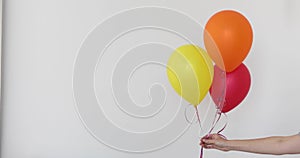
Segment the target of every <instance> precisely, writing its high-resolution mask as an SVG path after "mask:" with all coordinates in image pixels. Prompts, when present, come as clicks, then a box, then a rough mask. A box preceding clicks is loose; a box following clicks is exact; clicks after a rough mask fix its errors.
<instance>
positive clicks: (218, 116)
mask: <svg viewBox="0 0 300 158" xmlns="http://www.w3.org/2000/svg"><path fill="white" fill-rule="evenodd" d="M223 114H224V116H225V117H226V123H225V125H224V126H223V127H222V128H221V129H220V130H219V131H218V132H217V134H218V135H220V136H221V137H223V138H225V139H226V137H225V136H224V135H222V134H221V132H222V131H224V129H225V128H226V126H227V115H226V114H225V113H223ZM221 115H222V113H221V111H219V110H218V111H217V112H216V114H215V118H214V121H213V124H212V127H211V129H210V130H209V132H208V134H207V135H206V136H205V138H208V137H209V136H210V134H211V133H212V131H213V130H214V128H215V127H216V125H217V123H218V122H219V121H220V119H221ZM203 149H204V148H203V146H201V149H200V158H203V153H204V151H203Z"/></svg>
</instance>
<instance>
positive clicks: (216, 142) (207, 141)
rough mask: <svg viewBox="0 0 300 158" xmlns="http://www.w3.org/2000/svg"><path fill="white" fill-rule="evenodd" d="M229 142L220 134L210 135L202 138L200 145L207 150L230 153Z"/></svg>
mask: <svg viewBox="0 0 300 158" xmlns="http://www.w3.org/2000/svg"><path fill="white" fill-rule="evenodd" d="M227 143H228V140H226V139H225V138H223V137H222V136H220V135H219V134H210V135H207V136H205V137H203V138H201V142H200V145H201V146H203V147H204V148H205V149H217V150H222V151H229V148H228V146H227Z"/></svg>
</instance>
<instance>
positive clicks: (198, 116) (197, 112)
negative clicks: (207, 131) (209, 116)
mask: <svg viewBox="0 0 300 158" xmlns="http://www.w3.org/2000/svg"><path fill="white" fill-rule="evenodd" d="M195 109H196V115H197V120H198V123H199V127H200V130H202V126H201V121H200V115H199V111H198V108H197V106H195Z"/></svg>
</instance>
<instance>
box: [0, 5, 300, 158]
mask: <svg viewBox="0 0 300 158" xmlns="http://www.w3.org/2000/svg"><path fill="white" fill-rule="evenodd" d="M3 6H4V23H3V29H4V32H3V36H4V40H3V63H2V64H3V74H2V75H3V76H2V77H3V85H2V89H3V91H2V92H3V94H2V106H3V116H2V118H3V124H2V128H1V130H2V139H1V158H19V157H23V158H34V157H39V158H40V157H43V158H44V157H49V158H50V157H64V158H65V157H72V158H77V157H78V158H79V157H80V158H81V157H90V158H91V157H116V158H117V157H118V158H129V157H130V158H132V157H143V158H150V157H174V158H175V157H176V158H177V157H178V158H179V157H198V154H199V146H198V142H199V140H198V137H199V136H197V135H198V126H197V125H196V124H193V125H192V126H191V128H189V129H188V130H187V131H186V132H185V133H184V134H183V135H182V136H181V137H180V138H178V139H176V141H175V142H174V143H172V144H170V145H167V146H166V147H165V148H163V149H161V150H158V151H153V152H146V153H130V152H129V153H128V152H122V151H117V150H115V149H112V148H109V147H108V146H107V145H111V146H115V147H116V148H118V149H120V150H127V148H128V150H129V149H135V148H136V149H138V150H140V149H141V150H142V149H150V148H151V149H152V147H153V146H152V145H154V146H155V145H157V146H161V145H164V144H165V143H168V142H170V141H171V139H172V138H176V137H177V136H178V135H180V132H182V131H183V130H184V129H185V127H186V126H187V123H186V121H185V120H184V115H183V113H182V111H184V108H185V107H184V106H185V105H183V106H182V105H180V98H179V97H178V96H177V95H176V94H175V93H174V92H173V91H171V90H172V89H171V88H170V86H169V85H168V84H167V81H166V78H165V76H163V74H164V73H165V70H164V68H162V67H160V66H159V65H155V64H154V65H152V66H151V65H150V66H148V67H147V66H145V67H142V68H141V69H139V70H137V71H136V73H137V74H136V76H133V77H132V81H130V83H129V92H130V93H131V95H132V98H134V100H135V101H136V102H137V106H139V105H141V106H142V104H147V103H149V102H150V103H151V98H149V96H148V88H149V87H151V85H152V84H153V83H154V82H161V83H162V84H163V85H164V87H165V92H166V94H165V96H166V102H165V107H164V108H163V109H162V110H161V111H160V113H159V115H157V116H155V117H153V118H137V117H130V116H129V115H126V114H124V112H122V111H121V110H120V109H118V108H116V107H117V106H116V104H115V102H113V101H112V100H110V99H111V98H110V97H111V96H112V95H111V94H110V91H111V88H112V87H110V79H111V78H109V77H111V76H109V75H111V72H119V73H121V71H114V70H113V68H114V67H113V66H115V64H117V63H118V59H119V58H120V57H121V55H122V54H124V53H125V55H126V53H127V52H126V51H124V50H128V49H129V48H132V47H136V46H138V45H140V44H142V43H145V42H156V43H164V44H168V45H170V46H171V47H176V46H177V45H178V46H179V45H180V44H183V43H184V42H185V41H184V40H182V39H180V38H178V36H174V35H173V34H170V33H168V32H166V31H161V30H151V29H148V30H147V29H144V30H143V29H142V30H136V31H133V32H131V34H130V33H128V34H127V35H126V36H125V35H124V36H123V37H122V38H120V39H118V40H116V41H115V43H114V44H115V45H111V47H110V48H109V49H107V51H108V52H109V53H106V54H105V55H104V56H103V61H102V64H104V65H102V66H101V64H98V65H97V67H96V68H97V69H96V71H95V79H96V80H95V92H96V93H95V94H96V95H98V96H97V97H98V99H99V100H100V101H99V102H100V103H101V105H102V108H103V109H102V110H104V111H105V114H106V117H108V118H109V119H111V121H113V122H114V123H115V124H116V125H117V126H119V127H120V128H121V129H123V130H124V129H125V130H129V131H135V132H145V131H148V134H149V135H145V136H143V135H142V137H140V135H139V136H138V134H136V135H126V134H124V135H123V136H122V132H120V131H111V132H110V131H107V129H110V128H111V125H107V126H106V124H105V123H104V121H103V120H105V119H102V118H101V115H95V117H94V116H92V115H83V114H89V112H91V113H93V112H96V110H94V108H89V106H90V104H86V108H85V107H82V106H81V107H80V108H78V107H76V104H75V103H76V100H74V98H73V88H72V87H73V85H72V79H73V68H74V63H75V60H76V57H77V54H78V52H79V54H80V50H81V49H79V48H80V46H81V44H82V42H84V40H85V39H86V36H87V35H88V33H89V32H90V31H92V30H97V26H99V25H101V26H102V23H101V22H102V21H104V19H108V20H109V19H113V17H111V16H112V15H113V14H116V13H117V12H120V11H121V10H125V9H130V8H135V7H141V6H161V7H167V8H171V9H173V10H174V11H179V12H180V13H184V14H186V16H188V17H192V18H193V19H194V20H197V21H198V22H199V23H200V24H202V25H204V24H205V23H206V21H207V20H208V18H209V17H210V16H211V15H212V14H213V13H215V12H217V11H219V10H221V9H234V10H238V11H240V12H242V13H243V14H244V15H246V16H247V17H248V19H249V20H250V21H251V23H252V26H253V29H254V42H253V47H252V49H251V52H250V54H249V56H248V57H247V59H246V61H245V63H246V65H247V67H248V68H249V70H250V71H251V75H252V86H251V90H250V93H249V95H248V97H247V98H246V99H245V100H244V102H243V103H242V104H241V105H240V106H239V107H237V108H236V109H235V110H234V111H232V112H230V113H229V114H228V123H229V124H228V126H227V128H226V129H225V132H224V134H225V135H226V136H227V137H228V138H230V139H240V138H241V139H242V138H256V137H263V136H271V135H290V134H296V133H298V132H299V131H300V127H299V125H298V123H299V121H300V117H299V110H300V105H299V101H300V97H299V96H298V95H299V89H300V83H299V81H300V73H299V70H298V69H299V67H300V64H299V61H300V55H299V41H300V30H299V27H300V19H299V17H298V16H299V15H300V10H299V7H300V1H297V0H289V1H286V0H278V1H274V0H266V1H260V0H252V1H251V2H250V1H234V0H224V1H203V0H191V1H189V2H186V1H182V0H98V1H87V0H82V1H72V0H65V1H61V0H43V1H41V0H27V1H23V0H9V1H5V2H4V4H3ZM156 14H158V13H157V12H153V15H156ZM142 16H143V15H139V17H142ZM145 16H146V15H145ZM163 16H164V15H162V17H161V18H163ZM109 17H111V18H109ZM125 18H126V17H125ZM179 19H180V18H179ZM117 20H120V25H113V26H110V27H108V28H107V32H113V31H114V29H119V28H122V27H123V26H124V25H127V24H130V23H134V24H136V23H138V22H137V21H134V20H132V19H131V21H128V22H127V21H126V19H117ZM145 21H146V22H147V20H145ZM149 21H151V19H149ZM165 21H166V20H163V21H162V22H161V23H167V22H165ZM170 21H173V22H174V23H176V19H175V20H174V19H170ZM97 24H98V25H97ZM184 25H187V24H186V23H185V22H183V23H182V24H180V26H183V28H184V27H185V26H184ZM108 26H109V25H108ZM180 26H178V27H180ZM170 27H171V26H170ZM174 27H177V26H174ZM186 27H187V28H189V27H191V25H190V24H188V25H187V26H186ZM183 31H184V30H183ZM186 31H187V32H184V33H187V34H188V35H189V36H191V38H194V37H195V36H194V35H197V36H198V35H199V42H200V44H201V42H202V41H201V39H200V38H201V31H202V30H200V29H199V32H189V30H186ZM191 31H193V30H191ZM100 32H101V30H100ZM179 33H181V32H179ZM189 33H190V34H189ZM91 34H93V32H92V33H91ZM98 38H99V40H100V41H99V43H101V42H102V41H101V40H102V39H104V37H103V38H102V37H95V39H98ZM196 40H197V39H196ZM96 41H97V40H96ZM94 42H95V41H94ZM122 42H123V43H122ZM168 42H169V43H168ZM94 44H95V49H96V48H97V43H94ZM150 46H151V45H150ZM83 47H84V46H83ZM151 47H152V46H151ZM154 47H155V46H153V47H152V48H154ZM139 48H140V47H138V48H137V51H138V49H139ZM155 48H156V47H155ZM93 49H94V48H93ZM141 49H142V51H145V52H148V53H153V54H152V55H151V56H148V58H146V59H149V58H151V59H152V57H153V56H155V55H156V56H155V57H162V58H161V60H163V61H165V59H166V57H168V53H165V54H161V56H160V54H157V52H151V50H149V49H147V45H146V47H145V48H143V47H141ZM157 49H162V50H166V51H168V50H172V49H170V48H168V47H158V48H157ZM135 50H136V49H132V53H135ZM129 52H130V51H129ZM86 53H87V54H89V53H90V52H86ZM169 53H170V52H169ZM81 55H84V54H82V53H81ZM79 56H80V55H79ZM143 57H144V56H143ZM121 59H123V58H121ZM155 60H159V58H155ZM95 61H96V60H95ZM163 61H162V62H163ZM130 62H134V60H130ZM85 64H86V65H87V66H88V65H89V64H90V63H83V65H85ZM105 64H107V65H105ZM75 67H76V63H75ZM121 70H122V69H121ZM75 71H76V70H75ZM91 71H92V70H91ZM150 72H151V75H149V74H148V73H150ZM87 73H88V72H87ZM82 75H85V73H83V74H82ZM117 75H118V74H117ZM121 75H122V74H121ZM161 76H163V77H161ZM126 80H127V78H126ZM117 81H118V80H117ZM119 81H120V82H121V81H122V78H119ZM75 82H76V78H75ZM116 84H117V82H116ZM75 87H76V86H75ZM84 87H85V86H83V88H84ZM86 87H88V83H87V86H86ZM117 88H118V87H117ZM162 90H163V89H161V88H159V86H158V88H157V87H155V86H154V87H153V88H152V89H151V97H153V98H152V99H153V100H152V101H153V102H152V104H151V106H154V107H155V108H158V109H159V107H157V104H161V102H160V101H161V100H164V98H159V97H160V96H163V95H162V94H161V93H162V92H163V91H162ZM75 96H76V94H75ZM121 96H122V95H121ZM87 97H90V95H88V96H87ZM157 97H158V100H157V99H155V98H157ZM206 99H207V100H206V101H204V102H203V104H202V106H203V107H201V108H200V110H202V111H201V113H204V112H203V111H204V110H205V108H207V105H211V104H208V103H209V98H206ZM155 101H158V103H157V104H155ZM77 104H79V103H78V102H77ZM121 104H122V103H121ZM177 104H178V105H177ZM181 104H186V103H185V102H184V101H183V102H182V103H181ZM151 106H150V107H149V106H148V107H149V110H153V109H151ZM210 107H212V106H210ZM81 108H83V109H81ZM128 108H132V107H130V106H128ZM78 109H79V112H78ZM178 109H179V111H177V110H178ZM84 110H86V111H84ZM97 110H99V108H98V109H97ZM133 110H136V111H135V112H141V113H142V112H144V113H143V115H145V113H147V112H148V111H142V110H143V108H136V109H134V108H133ZM154 110H155V109H154ZM85 112H86V113H85ZM78 113H80V114H82V115H81V117H79V115H78ZM210 116H212V114H208V115H207V118H209V117H210ZM172 118H175V119H174V120H173V119H172ZM86 120H89V121H90V120H92V123H91V124H89V123H86V122H85V123H86V124H85V125H86V126H84V124H83V122H82V121H86ZM93 120H94V121H93ZM101 121H103V122H101ZM170 122H171V123H170ZM106 123H107V122H106ZM164 125H165V126H167V125H170V126H167V130H166V131H167V132H169V133H167V134H166V133H164V130H162V133H159V132H158V133H156V132H155V131H152V132H149V131H151V130H154V129H159V128H160V127H163V126H164ZM92 126H93V127H92ZM204 126H206V128H207V127H208V126H209V125H208V123H207V122H206V123H205V122H204ZM87 129H89V130H90V131H89V132H88V130H87ZM116 129H118V128H114V129H113V130H116ZM119 130H120V129H119ZM158 131H159V130H158ZM91 133H93V134H94V136H92V135H91ZM202 134H203V133H202ZM135 136H136V137H135ZM95 137H97V138H99V137H101V138H99V139H100V140H102V139H105V141H106V145H104V144H103V143H100V142H99V141H98V140H97V139H95ZM129 137H130V138H131V137H132V140H131V141H130V140H128V138H129ZM143 141H146V142H147V143H144V144H143V143H142V142H143ZM135 142H136V143H135ZM126 145H128V146H126ZM220 156H222V157H224V158H226V157H228V158H229V157H240V158H247V157H248V158H250V157H251V158H253V157H275V156H265V155H254V154H247V153H239V152H228V153H223V152H218V151H206V152H205V157H220ZM282 157H298V156H282Z"/></svg>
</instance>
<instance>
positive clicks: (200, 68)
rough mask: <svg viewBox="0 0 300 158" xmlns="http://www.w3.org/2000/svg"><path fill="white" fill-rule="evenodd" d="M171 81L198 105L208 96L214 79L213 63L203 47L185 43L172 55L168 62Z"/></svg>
mask: <svg viewBox="0 0 300 158" xmlns="http://www.w3.org/2000/svg"><path fill="white" fill-rule="evenodd" d="M167 75H168V79H169V82H170V83H171V85H172V87H173V88H174V89H175V91H176V92H177V93H178V94H179V95H180V96H182V97H183V98H184V99H185V100H186V101H188V102H189V103H191V104H192V105H194V106H197V105H198V104H199V103H200V102H201V101H202V99H203V98H204V97H205V96H206V94H207V93H208V91H209V88H210V86H211V84H212V80H213V64H212V61H211V59H210V57H209V56H208V54H207V53H206V51H205V50H203V49H202V48H200V47H198V46H195V45H183V46H181V47H179V48H177V49H176V50H175V51H174V52H173V53H172V54H171V56H170V58H169V61H168V64H167Z"/></svg>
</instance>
